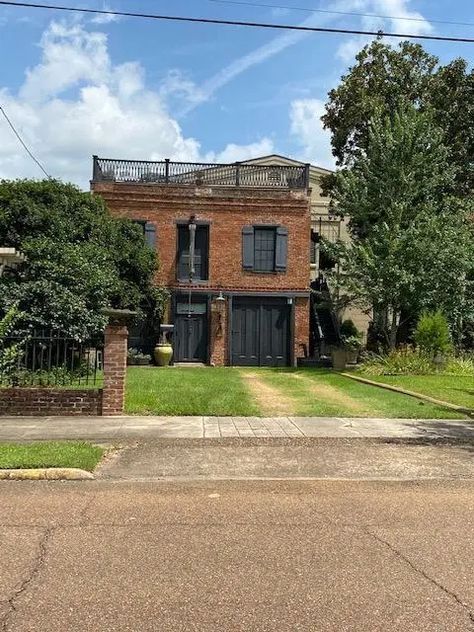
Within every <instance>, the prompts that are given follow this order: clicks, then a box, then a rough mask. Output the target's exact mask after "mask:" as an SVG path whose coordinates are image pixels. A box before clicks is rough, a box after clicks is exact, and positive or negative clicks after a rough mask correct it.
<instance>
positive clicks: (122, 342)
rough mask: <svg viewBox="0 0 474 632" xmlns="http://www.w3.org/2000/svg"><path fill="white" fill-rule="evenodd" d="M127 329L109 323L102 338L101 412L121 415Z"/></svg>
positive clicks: (123, 398) (123, 395)
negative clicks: (102, 385) (102, 381)
mask: <svg viewBox="0 0 474 632" xmlns="http://www.w3.org/2000/svg"><path fill="white" fill-rule="evenodd" d="M127 340H128V329H127V327H126V325H123V324H109V325H107V327H106V329H105V339H104V389H103V395H102V414H103V415H121V414H122V413H123V408H124V400H125V376H126V370H127Z"/></svg>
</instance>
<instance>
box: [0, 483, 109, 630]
mask: <svg viewBox="0 0 474 632" xmlns="http://www.w3.org/2000/svg"><path fill="white" fill-rule="evenodd" d="M96 498H97V493H96V494H92V496H91V498H90V499H87V501H86V502H85V503H84V507H83V508H82V509H81V511H80V512H79V515H78V521H77V525H75V526H76V528H77V527H81V526H86V525H87V522H88V521H87V518H86V514H87V511H88V510H89V508H90V507H91V505H92V503H93V502H94V501H95V499H96ZM68 526H69V525H61V524H57V525H55V526H49V527H46V528H44V529H43V536H42V538H41V539H40V541H39V544H38V554H37V555H36V557H35V558H34V560H33V563H32V566H31V569H30V572H29V573H28V575H27V576H26V577H25V578H24V579H23V581H22V582H21V583H20V585H19V586H18V588H17V589H16V590H14V592H13V594H12V595H11V597H9V598H8V599H7V600H6V603H7V612H6V613H5V614H4V615H3V617H2V619H1V621H0V625H1V627H0V630H1V632H8V630H9V629H10V619H11V617H12V616H13V614H14V613H15V612H16V611H17V608H16V602H17V601H18V599H19V598H20V597H21V596H22V595H23V594H24V593H25V592H26V591H27V590H28V588H29V586H30V584H31V583H32V582H33V580H34V579H35V577H36V576H37V575H38V573H39V571H40V569H41V567H42V565H43V564H44V561H45V558H46V553H47V546H48V542H49V541H50V539H51V537H52V536H53V534H54V532H55V531H56V530H58V529H62V528H64V527H68ZM35 528H38V527H37V526H36V525H35Z"/></svg>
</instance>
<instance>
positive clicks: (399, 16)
mask: <svg viewBox="0 0 474 632" xmlns="http://www.w3.org/2000/svg"><path fill="white" fill-rule="evenodd" d="M409 5H410V0H348V3H347V5H346V9H345V10H346V11H357V12H362V13H373V14H375V15H376V16H393V17H391V18H388V17H375V16H364V17H362V18H361V23H360V26H361V29H363V30H365V31H381V30H382V31H391V32H394V33H403V34H406V35H424V34H429V33H431V32H432V31H433V27H432V25H431V24H430V22H429V21H428V20H426V19H425V18H424V17H423V15H422V14H421V13H419V12H418V11H413V10H411V9H410V8H409ZM372 39H373V38H372V37H370V36H365V35H358V36H356V37H352V38H350V39H347V40H345V41H344V42H343V43H342V44H341V45H340V46H339V48H338V50H337V53H336V54H337V57H338V58H339V59H341V60H342V61H343V62H344V63H350V62H352V61H353V60H354V57H355V55H356V54H357V53H358V52H359V51H360V49H361V48H363V47H364V46H365V45H366V44H368V43H369V42H370V41H371V40H372ZM390 41H391V42H392V43H394V42H395V43H396V40H394V39H393V38H390Z"/></svg>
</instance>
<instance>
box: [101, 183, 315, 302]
mask: <svg viewBox="0 0 474 632" xmlns="http://www.w3.org/2000/svg"><path fill="white" fill-rule="evenodd" d="M93 191H94V192H95V193H100V195H101V196H102V197H103V198H104V199H105V201H106V203H107V206H108V207H109V209H110V210H111V211H112V213H114V214H115V215H119V216H122V217H129V218H131V219H135V220H146V221H149V222H152V223H153V224H154V225H155V227H156V231H157V232H156V235H157V239H156V247H157V250H158V252H159V256H160V270H159V273H158V277H157V282H158V283H160V284H162V285H165V286H167V287H180V286H183V287H187V284H186V283H181V284H180V283H178V282H177V281H176V251H177V239H176V222H177V221H179V220H182V221H183V220H184V221H187V220H189V218H190V216H191V215H194V216H195V217H196V220H198V221H208V222H209V223H210V247H209V282H207V283H201V284H196V286H195V287H196V288H199V287H201V288H206V289H222V288H225V289H226V290H250V291H252V290H254V291H262V290H263V291H264V290H268V291H276V290H281V291H291V290H294V291H305V290H306V291H308V290H309V247H310V210H309V198H308V194H307V193H306V192H303V191H290V190H283V191H279V190H269V189H257V188H256V189H238V188H236V187H235V188H228V187H212V188H202V187H191V186H172V185H167V186H157V185H155V186H153V185H144V184H124V183H114V182H98V183H94V184H93ZM247 224H250V225H253V224H278V225H282V226H285V227H286V228H287V229H288V262H287V270H286V272H284V273H268V274H261V273H255V272H247V271H245V270H243V269H242V227H243V226H244V225H247Z"/></svg>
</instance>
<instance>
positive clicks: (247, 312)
mask: <svg viewBox="0 0 474 632" xmlns="http://www.w3.org/2000/svg"><path fill="white" fill-rule="evenodd" d="M289 329H290V306H289V305H288V304H287V301H286V299H249V298H234V300H233V305H232V364H233V365H236V366H288V365H289V363H290V353H289V346H290V345H289V343H290V335H289Z"/></svg>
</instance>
